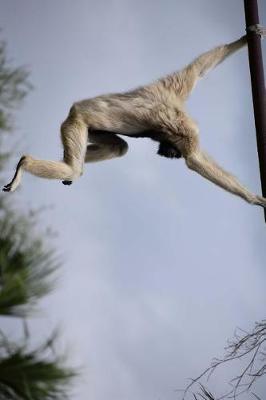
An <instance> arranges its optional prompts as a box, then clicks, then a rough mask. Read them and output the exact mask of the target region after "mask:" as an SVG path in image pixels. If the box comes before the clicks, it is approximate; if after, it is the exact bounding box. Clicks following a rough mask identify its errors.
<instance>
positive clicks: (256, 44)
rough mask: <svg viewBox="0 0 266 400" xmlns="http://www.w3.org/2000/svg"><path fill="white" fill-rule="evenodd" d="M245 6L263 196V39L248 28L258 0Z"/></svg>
mask: <svg viewBox="0 0 266 400" xmlns="http://www.w3.org/2000/svg"><path fill="white" fill-rule="evenodd" d="M244 6H245V17H246V28H247V39H248V55H249V68H250V77H251V85H252V96H253V108H254V117H255V126H256V134H257V147H258V155H259V164H260V178H261V187H262V194H263V197H266V118H265V117H266V115H265V105H266V102H265V82H264V73H263V59H262V51H261V43H260V41H261V39H260V36H259V35H258V34H256V33H255V32H252V31H249V30H248V27H250V26H252V25H256V24H259V13H258V4H257V0H244ZM264 218H265V222H266V209H264Z"/></svg>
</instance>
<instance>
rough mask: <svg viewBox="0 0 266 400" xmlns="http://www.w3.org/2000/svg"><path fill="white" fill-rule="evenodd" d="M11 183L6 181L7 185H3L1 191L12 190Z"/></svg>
mask: <svg viewBox="0 0 266 400" xmlns="http://www.w3.org/2000/svg"><path fill="white" fill-rule="evenodd" d="M11 189H12V184H11V183H8V184H7V185H5V186H4V187H3V189H2V190H3V192H11V191H12V190H11Z"/></svg>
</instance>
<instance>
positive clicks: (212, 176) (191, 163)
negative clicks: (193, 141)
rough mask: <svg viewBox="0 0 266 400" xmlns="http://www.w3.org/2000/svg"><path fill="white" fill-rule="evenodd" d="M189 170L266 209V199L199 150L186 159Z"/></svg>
mask: <svg viewBox="0 0 266 400" xmlns="http://www.w3.org/2000/svg"><path fill="white" fill-rule="evenodd" d="M185 161H186V164H187V166H188V168H190V169H192V170H193V171H196V172H197V173H198V174H200V175H201V176H203V177H204V178H206V179H208V180H209V181H211V182H213V183H215V184H216V185H218V186H220V187H221V188H223V189H225V190H227V191H228V192H230V193H233V194H235V195H237V196H239V197H242V199H244V200H246V201H247V202H248V203H251V204H256V205H259V206H262V207H266V199H265V198H263V197H261V196H258V195H255V194H253V193H251V192H250V191H249V190H248V189H247V188H245V187H244V186H243V185H242V184H241V183H240V182H239V181H238V180H237V179H236V178H235V177H234V176H233V175H231V174H230V173H229V172H227V171H225V170H224V169H222V168H221V167H220V166H219V165H218V164H217V163H216V162H215V161H214V160H212V159H211V157H210V156H209V155H208V154H207V153H205V152H203V151H201V150H200V149H197V150H196V151H194V152H192V153H191V154H189V155H187V156H186V157H185Z"/></svg>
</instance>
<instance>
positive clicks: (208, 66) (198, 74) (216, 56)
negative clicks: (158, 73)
mask: <svg viewBox="0 0 266 400" xmlns="http://www.w3.org/2000/svg"><path fill="white" fill-rule="evenodd" d="M246 44H247V39H246V36H243V37H241V38H240V39H238V40H236V41H234V42H232V43H229V44H225V45H222V46H218V47H216V48H214V49H213V50H210V51H207V52H206V53H203V54H202V55H200V56H199V57H197V58H196V59H195V60H194V61H193V62H192V63H190V64H189V65H188V66H187V67H186V68H184V69H183V70H182V71H180V72H178V73H176V74H173V76H172V79H176V81H177V82H178V86H179V92H180V95H181V97H182V98H184V99H187V97H188V96H189V94H190V92H191V91H192V89H193V88H194V87H195V85H196V83H197V80H198V79H200V78H202V77H203V76H204V75H205V74H206V73H207V72H208V71H210V70H212V69H213V68H214V67H216V66H217V65H218V64H220V63H221V62H222V61H223V60H224V59H225V58H227V57H228V56H230V55H231V54H233V53H234V52H236V51H237V50H239V49H241V48H242V47H244V46H245V45H246ZM170 79H171V76H170Z"/></svg>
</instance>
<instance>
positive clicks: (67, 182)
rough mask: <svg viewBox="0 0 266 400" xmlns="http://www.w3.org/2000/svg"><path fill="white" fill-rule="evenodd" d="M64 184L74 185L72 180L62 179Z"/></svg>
mask: <svg viewBox="0 0 266 400" xmlns="http://www.w3.org/2000/svg"><path fill="white" fill-rule="evenodd" d="M62 183H63V185H68V186H69V185H72V181H62Z"/></svg>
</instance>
